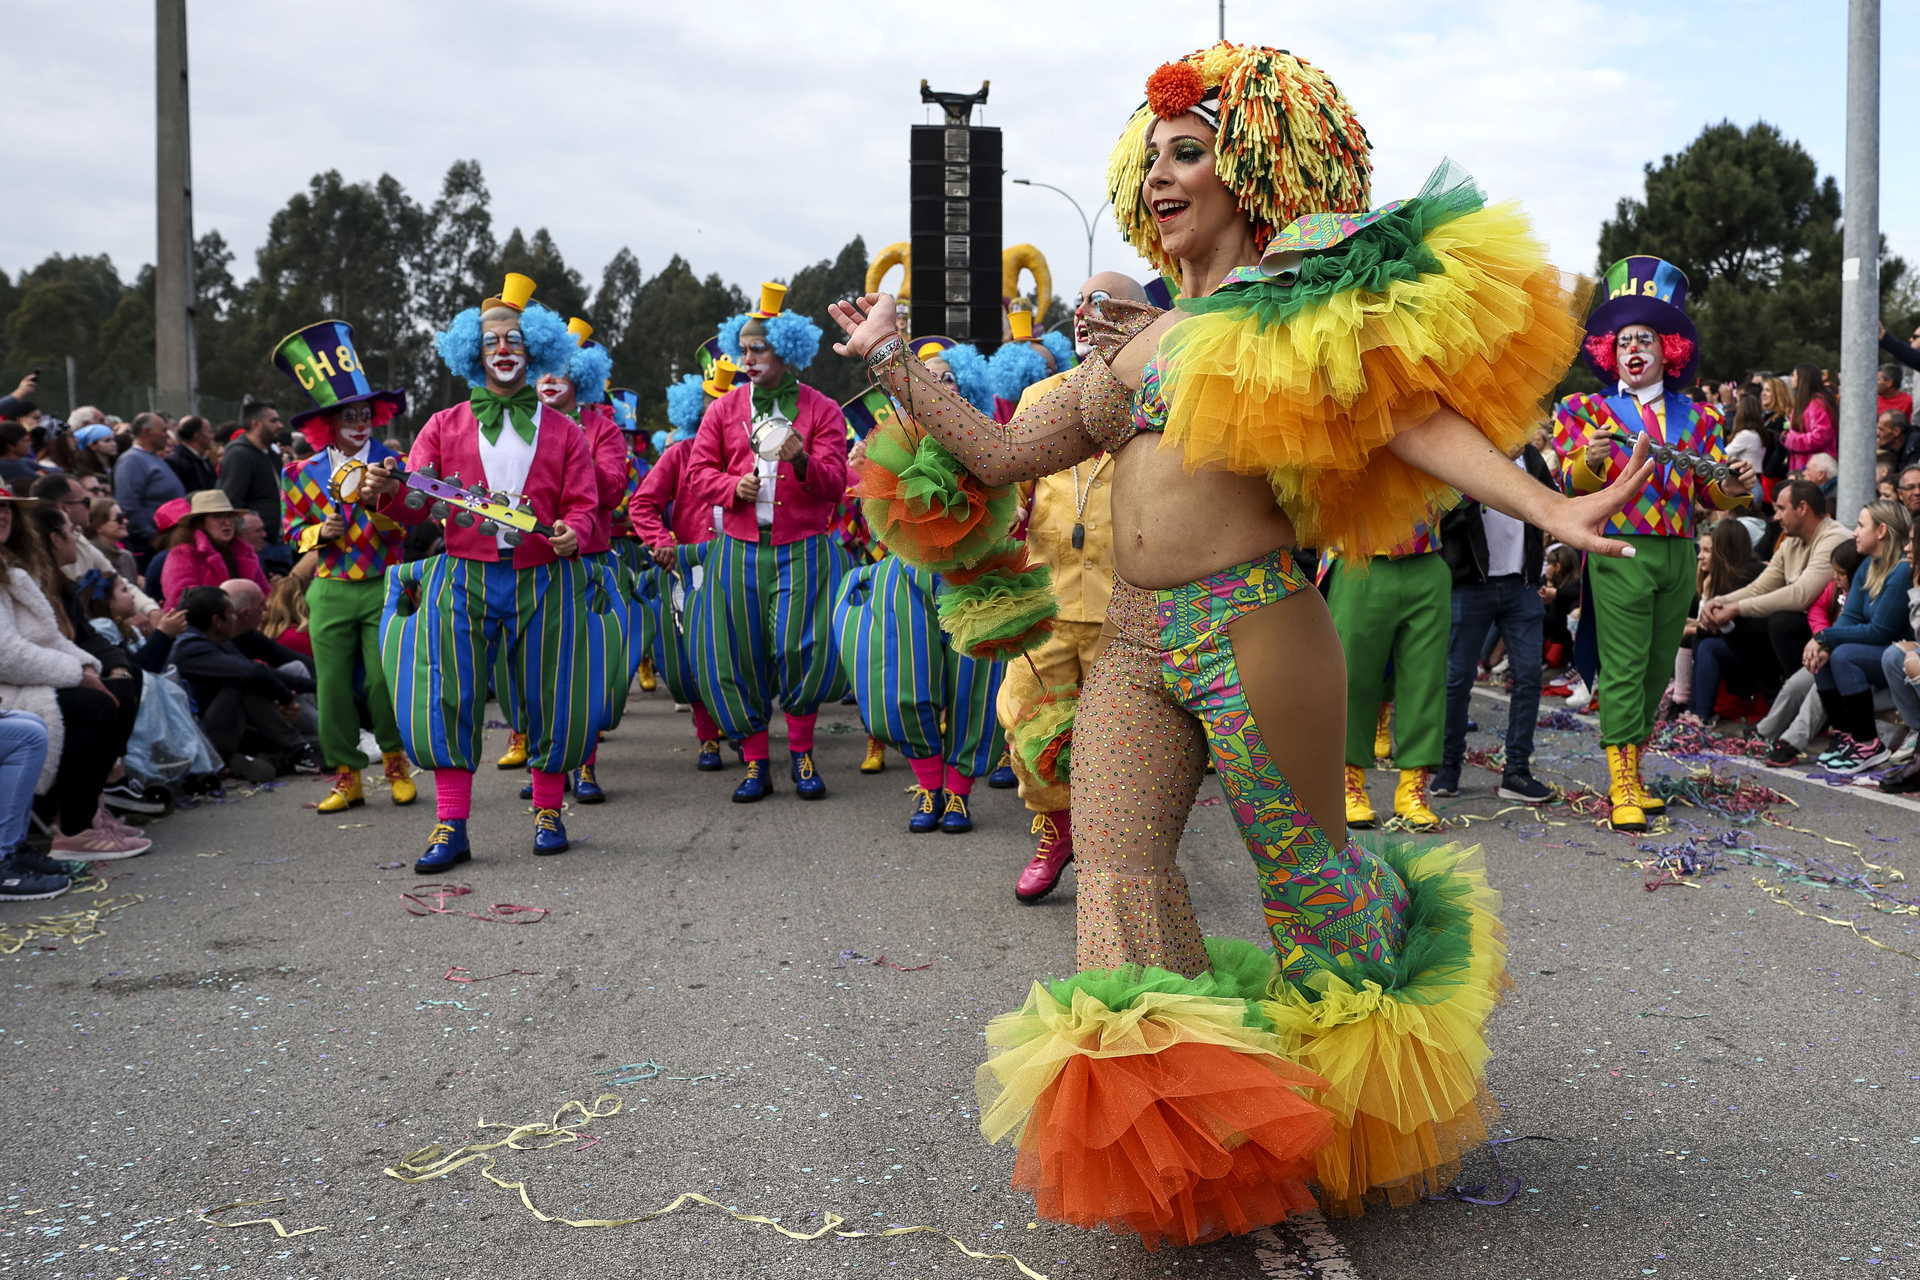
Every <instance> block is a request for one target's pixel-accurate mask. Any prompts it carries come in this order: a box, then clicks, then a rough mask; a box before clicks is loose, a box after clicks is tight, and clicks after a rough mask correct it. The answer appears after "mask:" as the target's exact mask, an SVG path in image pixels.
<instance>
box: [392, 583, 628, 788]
mask: <svg viewBox="0 0 1920 1280" xmlns="http://www.w3.org/2000/svg"><path fill="white" fill-rule="evenodd" d="M618 609H619V604H618V602H617V601H616V599H615V598H614V594H613V589H612V584H611V583H610V582H609V581H608V578H607V569H606V566H605V565H603V564H602V565H594V564H589V563H584V562H582V561H581V560H579V559H578V558H573V559H566V560H556V561H554V562H553V563H552V564H544V565H537V566H535V567H533V568H531V569H515V568H514V567H513V565H512V563H511V562H508V561H488V560H462V559H459V558H457V557H454V556H448V555H438V556H431V557H429V558H427V559H425V560H415V561H412V562H411V563H408V564H400V565H395V566H393V567H392V568H391V569H389V570H387V607H386V613H385V615H384V616H383V617H382V618H381V620H380V663H381V666H382V667H383V668H385V670H386V675H387V683H388V685H389V686H390V687H391V688H392V690H393V712H394V721H395V723H396V724H397V725H398V726H399V729H400V737H401V740H402V742H403V743H404V744H405V745H406V750H407V755H408V756H409V757H410V758H411V759H412V760H413V762H414V763H415V764H417V765H419V766H420V767H422V768H424V769H467V770H472V769H474V768H477V767H478V766H479V763H480V750H481V736H482V733H483V731H484V729H485V727H486V709H487V695H488V692H489V691H491V692H492V693H493V695H494V696H495V697H497V698H498V699H499V700H500V710H501V714H502V715H503V716H504V717H505V719H506V720H507V722H508V723H509V724H511V725H514V726H516V727H517V728H520V729H521V730H522V731H523V732H524V733H526V735H527V760H528V763H529V764H530V765H531V766H532V767H533V768H535V769H541V770H545V771H547V772H550V773H560V772H564V771H565V770H568V769H574V768H578V767H579V765H580V763H581V762H582V761H583V760H585V759H586V758H587V755H588V753H589V752H591V751H592V750H593V747H594V743H595V740H596V739H597V738H598V736H599V733H600V731H601V730H602V729H604V728H606V727H607V724H608V722H609V719H610V717H611V715H612V708H611V707H610V706H609V699H610V690H611V687H612V682H611V681H610V680H609V679H608V678H607V672H608V671H609V670H610V669H611V667H613V666H617V667H618V669H620V670H621V671H624V670H625V669H626V661H627V657H626V651H625V642H624V638H623V624H622V622H621V620H620V618H619V617H618Z"/></svg>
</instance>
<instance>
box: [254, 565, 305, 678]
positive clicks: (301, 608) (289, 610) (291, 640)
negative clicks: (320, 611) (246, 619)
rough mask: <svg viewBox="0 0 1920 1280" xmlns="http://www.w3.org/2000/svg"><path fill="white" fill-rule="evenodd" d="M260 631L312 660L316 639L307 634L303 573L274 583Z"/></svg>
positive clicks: (292, 574)
mask: <svg viewBox="0 0 1920 1280" xmlns="http://www.w3.org/2000/svg"><path fill="white" fill-rule="evenodd" d="M260 633H261V634H262V635H264V636H266V637H267V639H269V640H274V641H278V642H279V643H280V644H282V645H284V646H286V647H287V648H288V649H291V650H293V652H295V653H297V654H299V655H300V656H301V657H303V658H305V659H306V660H307V661H308V662H309V663H311V662H312V661H313V640H312V638H311V637H310V636H308V635H307V584H306V583H305V582H304V581H303V580H302V579H301V577H300V575H298V574H294V573H290V574H288V575H287V576H286V577H284V578H282V579H280V581H278V582H276V583H274V584H273V594H272V595H270V596H268V597H267V614H266V617H265V618H264V619H262V620H261V623H260Z"/></svg>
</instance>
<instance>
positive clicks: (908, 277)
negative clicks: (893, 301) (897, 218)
mask: <svg viewBox="0 0 1920 1280" xmlns="http://www.w3.org/2000/svg"><path fill="white" fill-rule="evenodd" d="M895 267H899V268H900V290H899V292H898V293H896V294H894V297H896V298H911V297H912V296H913V250H912V249H911V248H909V247H908V245H907V242H906V241H905V240H896V241H894V242H893V243H892V244H890V245H888V246H887V247H886V248H884V249H882V250H881V251H880V253H879V256H877V257H876V258H874V260H873V261H872V262H871V263H869V264H868V266H867V292H868V293H879V292H880V282H881V281H882V280H884V279H886V276H887V272H889V271H891V270H893V269H894V268H895Z"/></svg>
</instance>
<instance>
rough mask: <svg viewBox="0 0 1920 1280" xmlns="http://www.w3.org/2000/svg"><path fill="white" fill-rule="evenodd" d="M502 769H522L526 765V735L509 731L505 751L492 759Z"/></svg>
mask: <svg viewBox="0 0 1920 1280" xmlns="http://www.w3.org/2000/svg"><path fill="white" fill-rule="evenodd" d="M494 763H495V764H497V765H499V766H500V767H501V768H502V769H524V768H526V767H527V735H526V734H524V733H510V734H508V735H507V753H506V754H505V755H503V756H501V757H500V758H499V759H498V760H496V761H494Z"/></svg>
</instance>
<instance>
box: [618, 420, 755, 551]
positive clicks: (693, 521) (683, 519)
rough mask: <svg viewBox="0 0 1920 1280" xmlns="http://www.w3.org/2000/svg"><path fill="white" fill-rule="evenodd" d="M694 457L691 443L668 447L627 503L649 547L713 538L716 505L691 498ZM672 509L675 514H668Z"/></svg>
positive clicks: (639, 532)
mask: <svg viewBox="0 0 1920 1280" xmlns="http://www.w3.org/2000/svg"><path fill="white" fill-rule="evenodd" d="M692 456H693V441H691V440H676V441H674V442H673V443H672V444H670V445H668V446H667V449H666V452H665V453H662V454H661V455H660V461H658V462H656V463H654V464H653V470H651V471H649V472H647V474H646V478H645V479H643V480H641V481H640V487H639V488H638V489H636V490H635V491H634V494H633V500H632V501H630V502H629V503H627V514H628V515H629V516H630V517H631V518H632V520H633V531H634V533H636V534H637V535H639V538H640V540H641V541H642V542H644V543H646V544H647V545H648V546H649V547H671V546H680V545H690V544H692V543H696V542H705V541H707V540H708V539H709V538H711V537H713V504H712V503H707V504H706V505H704V506H702V505H701V504H700V503H698V502H695V501H693V500H692V499H690V498H689V497H688V496H687V484H686V479H687V459H689V458H691V457H692ZM668 507H672V508H673V510H672V511H671V512H668V510H667V508H668ZM776 510H777V508H776ZM669 518H671V521H672V525H671V527H669V525H668V520H669Z"/></svg>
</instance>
